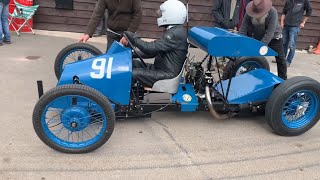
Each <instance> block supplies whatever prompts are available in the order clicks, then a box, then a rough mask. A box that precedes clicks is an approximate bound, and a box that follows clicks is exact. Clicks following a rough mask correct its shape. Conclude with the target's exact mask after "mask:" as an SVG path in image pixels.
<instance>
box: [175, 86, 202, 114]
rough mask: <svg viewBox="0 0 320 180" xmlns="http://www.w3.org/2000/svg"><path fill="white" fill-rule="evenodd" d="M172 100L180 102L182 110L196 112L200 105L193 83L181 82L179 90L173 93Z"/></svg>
mask: <svg viewBox="0 0 320 180" xmlns="http://www.w3.org/2000/svg"><path fill="white" fill-rule="evenodd" d="M171 102H173V103H178V104H180V105H181V111H182V112H194V111H196V110H197V107H198V105H199V103H198V98H197V96H196V94H195V93H194V89H193V86H192V84H180V85H179V88H178V92H177V93H176V94H174V95H172V98H171Z"/></svg>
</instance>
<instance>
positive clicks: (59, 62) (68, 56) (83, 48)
mask: <svg viewBox="0 0 320 180" xmlns="http://www.w3.org/2000/svg"><path fill="white" fill-rule="evenodd" d="M101 54H102V52H101V51H100V50H99V49H97V48H96V47H94V46H92V45H90V44H86V43H75V44H71V45H68V46H67V47H65V48H63V49H62V50H61V51H60V52H59V54H58V55H57V57H56V60H55V62H54V72H55V74H56V77H57V79H60V76H61V73H62V71H63V69H64V66H65V65H66V64H69V63H72V62H76V61H80V60H84V59H88V58H91V57H94V56H98V55H101Z"/></svg>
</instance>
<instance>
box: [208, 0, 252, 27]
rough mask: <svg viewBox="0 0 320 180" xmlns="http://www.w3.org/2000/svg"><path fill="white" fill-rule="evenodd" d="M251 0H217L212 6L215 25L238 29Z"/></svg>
mask: <svg viewBox="0 0 320 180" xmlns="http://www.w3.org/2000/svg"><path fill="white" fill-rule="evenodd" d="M249 1H250V0H215V1H213V6H212V12H211V14H212V16H213V17H214V20H215V21H214V25H215V26H216V27H220V28H224V29H232V30H238V29H239V27H240V25H241V23H242V19H243V16H244V14H245V7H246V5H247V4H248V3H249Z"/></svg>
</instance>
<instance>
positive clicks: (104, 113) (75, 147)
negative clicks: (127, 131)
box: [32, 85, 115, 154]
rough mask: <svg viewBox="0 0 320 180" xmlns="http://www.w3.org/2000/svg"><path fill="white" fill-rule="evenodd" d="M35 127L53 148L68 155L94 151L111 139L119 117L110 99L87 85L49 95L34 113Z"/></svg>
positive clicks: (59, 89) (58, 88) (56, 89)
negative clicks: (116, 117)
mask: <svg viewBox="0 0 320 180" xmlns="http://www.w3.org/2000/svg"><path fill="white" fill-rule="evenodd" d="M32 119H33V127H34V130H35V132H36V133H37V135H38V137H39V138H40V139H41V140H42V141H43V142H44V143H45V144H46V145H48V146H49V147H51V148H53V149H55V150H57V151H60V152H64V153H73V154H74V153H87V152H91V151H93V150H95V149H97V148H99V147H100V146H102V145H103V144H104V143H106V142H107V141H108V139H109V138H110V136H111V134H112V132H113V129H114V123H115V115H114V112H113V110H112V106H111V104H110V102H109V101H108V99H107V98H106V97H105V96H103V95H102V94H101V93H99V92H98V91H96V90H95V89H92V88H90V87H87V86H84V85H64V86H58V87H56V88H53V89H52V90H50V91H48V92H47V93H45V94H44V95H43V96H42V97H41V98H40V99H39V101H38V102H37V104H36V106H35V108H34V110H33V117H32Z"/></svg>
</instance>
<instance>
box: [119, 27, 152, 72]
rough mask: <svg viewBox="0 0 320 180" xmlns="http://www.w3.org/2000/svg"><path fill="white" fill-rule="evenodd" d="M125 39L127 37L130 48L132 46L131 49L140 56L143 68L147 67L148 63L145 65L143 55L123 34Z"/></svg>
mask: <svg viewBox="0 0 320 180" xmlns="http://www.w3.org/2000/svg"><path fill="white" fill-rule="evenodd" d="M123 37H125V38H126V39H127V41H128V44H129V46H130V47H131V49H132V50H133V51H134V52H135V53H136V54H137V55H138V57H139V60H140V61H141V63H142V64H143V66H144V67H147V65H146V63H145V62H144V60H143V59H142V57H141V55H140V54H139V53H138V52H137V50H136V48H135V47H134V46H133V44H132V43H131V41H130V40H129V38H128V36H127V35H126V34H124V33H123Z"/></svg>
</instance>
